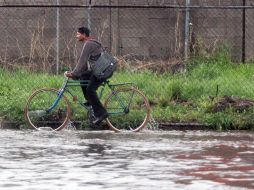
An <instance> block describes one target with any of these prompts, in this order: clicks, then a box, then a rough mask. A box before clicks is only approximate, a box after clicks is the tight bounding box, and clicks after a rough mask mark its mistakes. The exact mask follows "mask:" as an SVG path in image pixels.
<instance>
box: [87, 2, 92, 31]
mask: <svg viewBox="0 0 254 190" xmlns="http://www.w3.org/2000/svg"><path fill="white" fill-rule="evenodd" d="M91 7H92V0H89V7H88V10H87V27H88V28H89V30H90V31H91V14H90V12H91Z"/></svg>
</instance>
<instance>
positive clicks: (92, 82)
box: [80, 71, 107, 117]
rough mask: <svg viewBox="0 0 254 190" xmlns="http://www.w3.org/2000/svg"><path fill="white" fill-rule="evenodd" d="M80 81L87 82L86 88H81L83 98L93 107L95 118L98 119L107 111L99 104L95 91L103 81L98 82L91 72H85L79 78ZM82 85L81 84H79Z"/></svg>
mask: <svg viewBox="0 0 254 190" xmlns="http://www.w3.org/2000/svg"><path fill="white" fill-rule="evenodd" d="M80 79H81V80H89V83H88V86H81V88H82V91H83V94H84V97H85V98H86V100H87V102H88V103H89V104H91V106H92V107H93V111H94V115H95V117H100V116H101V115H103V114H105V113H106V112H107V111H106V109H105V108H104V107H103V105H102V104H101V102H100V100H99V97H98V95H97V93H96V90H97V89H98V88H99V86H100V85H101V84H102V83H103V82H104V80H98V79H97V78H96V77H95V76H94V75H93V74H92V72H91V71H86V72H85V73H84V74H82V76H81V77H80ZM80 84H81V85H82V82H81V83H80Z"/></svg>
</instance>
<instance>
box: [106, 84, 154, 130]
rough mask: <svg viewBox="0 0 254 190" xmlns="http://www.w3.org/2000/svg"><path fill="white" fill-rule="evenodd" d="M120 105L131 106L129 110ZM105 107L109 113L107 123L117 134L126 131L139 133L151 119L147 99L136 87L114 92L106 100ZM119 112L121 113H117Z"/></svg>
mask: <svg viewBox="0 0 254 190" xmlns="http://www.w3.org/2000/svg"><path fill="white" fill-rule="evenodd" d="M128 94H129V95H130V96H131V97H129V96H128ZM120 104H125V106H126V105H127V104H129V106H128V107H129V108H127V107H123V105H120ZM104 106H105V108H106V109H107V111H108V113H109V117H108V118H107V119H106V122H107V124H108V125H109V127H110V128H111V129H112V130H114V131H116V132H121V131H124V130H130V131H133V132H138V131H140V130H141V129H142V128H144V127H145V126H146V124H147V122H148V121H149V118H150V105H149V102H148V100H147V98H146V97H145V95H144V94H143V93H142V92H141V91H140V90H138V89H137V88H134V87H131V88H119V89H117V90H114V91H113V92H112V93H111V94H110V95H109V96H108V97H107V99H106V100H105V104H104ZM114 110H115V111H114ZM117 110H118V111H119V113H117V112H116V111H117ZM120 123H121V124H120Z"/></svg>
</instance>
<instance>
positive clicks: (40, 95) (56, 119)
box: [24, 88, 71, 131]
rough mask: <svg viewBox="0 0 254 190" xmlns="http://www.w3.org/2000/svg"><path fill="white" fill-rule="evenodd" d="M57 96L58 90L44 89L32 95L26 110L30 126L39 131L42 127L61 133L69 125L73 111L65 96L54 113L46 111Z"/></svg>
mask: <svg viewBox="0 0 254 190" xmlns="http://www.w3.org/2000/svg"><path fill="white" fill-rule="evenodd" d="M57 96H58V90H57V89H54V88H42V89H39V90H36V91H35V92H33V93H32V95H31V96H30V97H29V98H28V101H27V104H26V107H25V110H24V113H25V118H26V120H27V122H28V123H29V126H31V127H32V128H34V129H37V130H39V129H40V128H41V127H44V128H45V127H50V128H52V129H53V130H55V131H59V130H61V129H63V128H64V127H65V126H66V125H67V123H68V121H69V118H70V115H71V109H70V103H69V101H68V99H67V98H66V97H65V96H62V97H61V99H60V100H59V102H58V104H57V106H56V107H55V108H54V109H53V110H52V111H50V112H47V111H45V110H47V109H49V107H50V106H51V105H52V104H53V102H54V101H55V100H56V98H57Z"/></svg>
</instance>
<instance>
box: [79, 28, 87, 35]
mask: <svg viewBox="0 0 254 190" xmlns="http://www.w3.org/2000/svg"><path fill="white" fill-rule="evenodd" d="M78 32H79V33H81V34H85V35H86V36H90V30H89V28H87V27H80V28H78Z"/></svg>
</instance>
